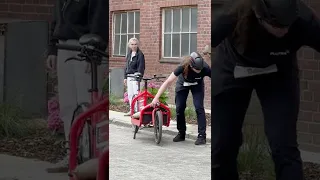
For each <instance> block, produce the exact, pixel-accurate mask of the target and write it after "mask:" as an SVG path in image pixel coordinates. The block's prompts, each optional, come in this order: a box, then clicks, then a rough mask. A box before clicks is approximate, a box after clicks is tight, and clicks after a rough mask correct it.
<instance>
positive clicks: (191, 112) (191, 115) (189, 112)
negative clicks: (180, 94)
mask: <svg viewBox="0 0 320 180" xmlns="http://www.w3.org/2000/svg"><path fill="white" fill-rule="evenodd" d="M184 114H185V116H186V119H190V120H197V113H196V109H195V108H194V105H193V103H192V102H191V101H190V99H188V100H187V107H186V109H185V111H184Z"/></svg>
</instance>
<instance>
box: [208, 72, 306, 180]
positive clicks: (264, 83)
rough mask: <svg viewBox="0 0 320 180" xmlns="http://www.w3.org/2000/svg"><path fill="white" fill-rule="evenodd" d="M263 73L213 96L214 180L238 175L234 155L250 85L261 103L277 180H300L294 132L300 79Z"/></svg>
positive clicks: (226, 179) (299, 166)
mask: <svg viewBox="0 0 320 180" xmlns="http://www.w3.org/2000/svg"><path fill="white" fill-rule="evenodd" d="M264 77H265V78H259V80H258V81H257V82H256V83H255V84H254V85H253V86H252V88H246V87H239V88H236V87H235V88H231V89H228V90H225V91H223V92H221V93H219V94H217V95H215V96H213V97H212V108H211V115H212V156H211V158H212V163H213V166H212V176H213V177H212V179H213V180H238V179H239V176H238V170H237V156H238V152H239V148H240V146H241V145H242V125H243V121H244V118H245V114H246V111H247V108H248V105H249V102H250V99H251V93H252V91H253V89H255V90H256V93H257V96H258V99H259V100H260V104H261V106H262V112H263V116H264V130H265V133H266V136H267V139H268V142H269V146H270V149H271V152H272V159H273V161H274V164H275V173H276V180H303V170H302V161H301V156H300V151H299V149H298V143H297V132H296V131H297V125H296V124H297V119H298V112H299V103H300V89H299V79H298V78H293V77H290V78H277V77H276V76H274V77H273V76H272V75H266V76H264ZM212 88H214V87H212Z"/></svg>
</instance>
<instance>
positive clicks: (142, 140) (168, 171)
mask: <svg viewBox="0 0 320 180" xmlns="http://www.w3.org/2000/svg"><path fill="white" fill-rule="evenodd" d="M109 127H110V146H109V149H110V168H109V173H110V176H109V177H110V179H111V180H210V179H211V154H210V153H211V146H210V144H207V145H203V146H196V145H194V141H191V140H186V141H184V142H178V143H174V142H173V141H172V136H170V135H167V134H164V135H163V137H162V140H161V143H160V145H156V144H155V142H154V134H153V132H149V131H139V132H138V133H137V136H136V139H133V132H132V129H131V128H128V127H124V126H117V125H114V124H110V126H109Z"/></svg>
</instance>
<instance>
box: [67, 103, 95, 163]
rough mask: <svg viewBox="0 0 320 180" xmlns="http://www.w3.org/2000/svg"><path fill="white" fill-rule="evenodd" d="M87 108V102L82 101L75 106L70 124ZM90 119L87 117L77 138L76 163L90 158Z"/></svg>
mask: <svg viewBox="0 0 320 180" xmlns="http://www.w3.org/2000/svg"><path fill="white" fill-rule="evenodd" d="M88 108H89V103H82V104H80V105H78V106H77V108H76V109H75V110H74V113H73V118H72V121H71V125H72V124H73V123H74V122H75V120H76V118H77V116H78V115H79V114H81V113H83V112H85V111H86V110H87V109H88ZM91 128H92V126H91V119H90V118H88V119H87V120H86V122H85V124H84V126H83V129H82V133H81V134H80V136H79V139H78V144H79V146H78V155H77V161H78V164H82V163H84V162H86V161H88V160H90V159H92V149H91V138H92V137H91V133H90V131H91Z"/></svg>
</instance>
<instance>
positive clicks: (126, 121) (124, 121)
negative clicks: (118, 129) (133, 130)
mask: <svg viewBox="0 0 320 180" xmlns="http://www.w3.org/2000/svg"><path fill="white" fill-rule="evenodd" d="M109 117H110V121H112V123H113V124H117V125H122V126H126V127H131V118H130V117H128V116H124V113H121V112H117V111H109ZM146 130H150V131H153V129H152V128H146ZM162 131H163V133H165V134H170V135H176V134H177V132H178V131H177V122H176V121H171V122H170V126H169V127H163V128H162ZM197 136H198V126H197V125H193V124H187V135H186V137H187V138H189V139H193V140H195V139H197ZM207 142H211V127H210V126H208V127H207Z"/></svg>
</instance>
